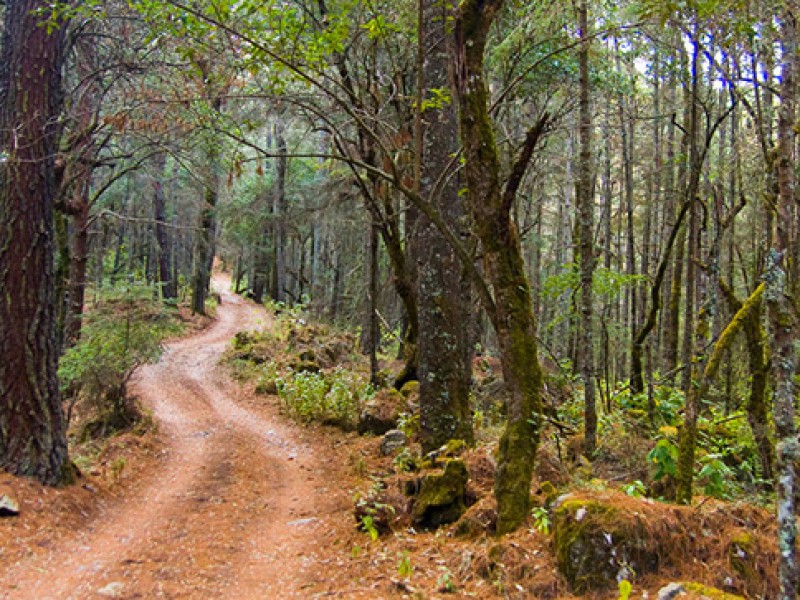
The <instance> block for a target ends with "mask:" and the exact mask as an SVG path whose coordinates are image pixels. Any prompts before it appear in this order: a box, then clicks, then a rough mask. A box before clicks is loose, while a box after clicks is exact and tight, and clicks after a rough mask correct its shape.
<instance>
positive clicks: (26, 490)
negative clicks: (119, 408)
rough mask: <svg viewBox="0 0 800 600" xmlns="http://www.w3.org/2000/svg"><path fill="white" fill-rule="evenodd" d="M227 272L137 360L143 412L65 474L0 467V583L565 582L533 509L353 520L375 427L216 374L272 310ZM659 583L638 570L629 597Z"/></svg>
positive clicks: (262, 591) (419, 587) (246, 591)
mask: <svg viewBox="0 0 800 600" xmlns="http://www.w3.org/2000/svg"><path fill="white" fill-rule="evenodd" d="M229 287H230V282H229V281H228V280H227V279H225V278H224V277H222V276H220V275H217V276H216V279H215V288H216V289H217V290H218V291H219V293H220V296H221V303H220V305H219V306H218V308H217V312H216V318H215V319H214V320H213V321H212V322H211V323H210V324H208V326H207V327H205V328H203V329H201V330H199V331H195V332H194V333H192V334H189V335H187V336H185V337H183V338H181V339H179V340H176V341H174V342H172V343H169V344H168V345H167V349H166V351H165V352H164V354H163V356H162V358H161V360H160V362H158V363H157V364H155V365H150V366H146V367H143V368H141V369H140V370H139V371H138V373H137V375H136V376H135V378H134V383H133V386H132V391H133V392H134V393H135V394H136V395H137V396H138V398H139V400H140V401H141V403H142V404H143V405H144V406H145V407H147V408H148V409H149V410H150V411H152V414H153V417H154V419H155V422H156V423H157V426H156V427H152V428H150V429H149V430H147V431H146V432H145V433H141V432H140V433H133V432H131V433H126V434H122V435H118V436H114V437H112V438H111V439H110V440H108V442H107V443H106V444H105V445H104V446H103V447H102V449H101V450H100V452H99V454H98V455H96V456H92V457H91V460H86V461H84V462H81V461H80V460H79V459H80V458H81V457H80V456H79V455H78V454H77V451H75V450H73V459H74V460H76V461H78V464H80V465H81V467H82V469H83V475H82V477H81V478H80V479H79V481H78V483H77V484H76V485H73V486H70V487H68V488H64V489H52V488H45V487H42V486H40V485H38V484H36V483H35V482H33V481H30V480H27V479H21V478H15V477H11V476H9V475H6V474H0V496H3V495H6V494H7V495H9V496H11V497H13V498H14V499H16V500H17V501H18V503H19V504H20V507H21V514H20V515H19V516H18V517H11V518H1V517H0V599H9V600H11V599H37V600H43V599H47V598H53V599H66V598H74V599H85V598H109V597H113V598H203V599H204V598H236V599H241V600H247V599H251V598H253V599H255V598H259V599H267V598H327V597H332V598H447V597H454V596H455V597H470V598H530V597H536V598H564V599H566V598H573V597H574V596H572V595H570V594H569V593H568V592H567V591H566V590H567V586H566V585H565V583H564V579H563V577H562V576H561V575H559V573H558V571H557V569H556V567H555V559H554V556H553V548H552V542H551V538H550V536H548V535H547V534H546V532H544V533H543V532H542V531H541V529H540V528H536V527H534V526H532V525H531V526H530V527H528V528H526V527H523V528H522V529H521V530H520V531H518V532H516V533H514V534H512V535H509V536H505V537H504V538H503V539H502V540H498V539H497V538H494V537H493V536H491V535H489V534H485V533H484V534H480V535H477V536H472V537H457V536H454V535H453V530H452V529H448V528H442V529H440V530H439V531H437V532H431V533H424V532H418V531H414V530H413V528H407V529H397V530H395V532H394V533H393V534H390V535H384V536H381V537H379V538H377V539H371V538H370V536H369V535H367V533H365V532H364V531H361V530H359V528H358V527H357V522H356V520H355V518H354V498H355V495H356V494H365V493H369V489H370V488H371V487H372V488H374V487H375V485H376V482H379V481H381V479H382V478H383V477H384V476H385V475H386V474H388V473H391V471H392V462H391V461H392V458H391V457H383V456H381V453H380V451H379V445H380V438H376V437H369V436H367V437H361V436H358V435H356V434H355V433H346V432H343V431H342V430H341V429H336V428H334V427H330V426H324V425H319V424H315V425H302V424H297V423H296V422H294V421H291V420H289V419H288V418H287V417H286V416H285V415H283V414H282V413H281V407H280V403H279V401H278V399H277V398H276V397H274V396H265V395H263V394H256V393H255V392H254V391H253V389H252V387H253V386H252V385H242V384H240V383H237V382H235V381H234V380H233V379H231V377H230V375H229V374H228V371H227V370H226V368H225V367H224V366H222V365H220V358H221V356H222V355H223V353H224V352H225V350H226V348H228V347H229V346H230V341H231V339H232V338H233V337H234V335H235V334H236V333H237V332H239V331H243V330H252V329H261V330H263V329H265V328H270V327H271V326H272V325H273V318H272V316H271V315H270V314H269V313H268V312H267V311H266V310H265V309H264V308H263V307H260V306H257V305H256V304H254V303H252V302H250V301H248V300H245V299H242V298H240V297H238V296H236V295H234V294H232V293H230V292H228V291H227V290H228V289H229ZM495 443H496V442H493V443H490V444H488V445H485V446H482V447H481V448H478V449H476V451H475V452H474V453H473V454H472V455H471V456H472V458H470V459H468V460H469V461H471V466H470V477H471V478H472V477H473V476H475V475H477V478H476V479H475V481H474V482H473V485H477V486H478V487H479V488H480V490H479V491H480V494H478V497H479V498H480V497H483V499H484V500H483V501H481V502H479V503H478V504H476V505H475V507H473V509H471V510H474V511H475V512H474V514H476V515H480V510H482V508H481V507H484V506H487V504H486V501H488V502H489V504H491V498H490V497H491V475H492V472H493V461H492V458H491V455H492V452H493V448H494V444H495ZM78 451H80V448H78ZM540 462H541V461H540ZM545 466H546V465H545ZM540 468H542V465H540ZM550 479H552V477H550ZM476 509H477V510H476ZM487 510H491V509H490V508H488V509H487ZM667 581H669V580H667ZM521 583H524V584H525V585H524V586H523V585H520V584H521ZM663 584H664V580H663V578H662V577H656V578H651V579H650V580H648V579H646V578H645V579H644V580H641V581H639V582H637V590H636V592H637V593H635V594H634V595H633V596H631V597H636V598H645V597H651V598H654V597H655V596H656V591H657V590H658V589H659V587H660V586H661V585H663ZM591 597H594V598H617V597H618V595H617V592H616V590H608V591H607V592H605V593H598V594H597V595H592V596H591Z"/></svg>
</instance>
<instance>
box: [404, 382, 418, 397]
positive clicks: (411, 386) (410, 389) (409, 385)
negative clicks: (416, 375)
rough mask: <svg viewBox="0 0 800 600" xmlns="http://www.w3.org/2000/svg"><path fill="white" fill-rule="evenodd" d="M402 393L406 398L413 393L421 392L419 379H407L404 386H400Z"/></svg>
mask: <svg viewBox="0 0 800 600" xmlns="http://www.w3.org/2000/svg"><path fill="white" fill-rule="evenodd" d="M400 393H401V394H403V396H405V397H406V398H408V397H410V396H411V395H412V394H416V393H419V381H416V380H411V381H406V382H405V383H404V384H403V387H401V388H400Z"/></svg>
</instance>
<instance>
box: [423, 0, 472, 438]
mask: <svg viewBox="0 0 800 600" xmlns="http://www.w3.org/2000/svg"><path fill="white" fill-rule="evenodd" d="M420 9H421V10H422V16H423V22H424V28H425V29H424V32H421V33H420V40H421V42H420V43H422V44H423V46H424V49H425V53H424V56H425V60H424V65H423V75H424V85H423V90H427V89H428V88H440V89H441V88H448V87H450V85H449V82H450V79H451V78H450V74H449V72H448V71H449V69H448V66H449V64H450V60H449V52H448V47H447V46H448V40H449V37H448V36H447V32H446V27H447V23H448V22H449V21H450V18H451V17H452V14H453V3H452V2H449V1H446V2H442V1H441V0H422V2H421V3H420ZM426 95H427V94H426ZM421 106H422V105H421ZM420 110H422V109H421V108H420ZM422 117H423V119H422V127H423V133H424V135H423V139H424V143H423V154H422V157H421V178H420V193H421V194H422V196H423V197H424V198H427V199H428V201H429V202H430V203H431V205H432V206H434V207H436V209H437V210H438V211H439V213H440V214H441V215H442V217H443V218H444V219H446V220H447V222H448V223H450V224H452V226H453V228H454V229H456V230H457V231H458V230H463V229H464V218H465V215H464V203H463V199H462V198H461V197H460V196H459V188H460V181H459V178H458V177H457V176H455V175H454V174H453V173H452V166H451V163H452V160H451V158H450V157H451V156H452V155H453V154H454V153H456V152H457V151H458V120H457V114H456V110H455V106H454V105H452V104H446V105H444V106H441V107H430V108H427V109H425V110H424V112H423V113H422ZM416 241H417V260H418V261H419V262H418V264H419V275H418V288H417V298H418V306H419V328H420V330H421V331H422V332H423V335H421V336H420V337H419V384H420V385H419V409H420V441H421V443H422V449H423V452H429V451H431V450H435V449H436V448H438V447H440V446H442V445H443V444H445V443H446V442H447V441H448V440H451V439H460V440H464V441H466V442H467V443H470V444H471V443H472V442H473V441H474V437H473V433H472V413H471V411H470V405H469V389H470V379H471V358H472V352H471V349H470V347H469V330H470V327H469V323H470V321H471V318H472V315H471V312H472V311H471V310H470V307H471V304H472V303H471V298H470V296H471V294H470V291H471V288H470V284H469V281H468V280H466V279H465V277H464V275H463V269H462V268H461V265H460V261H459V260H458V258H457V256H456V254H455V252H454V250H453V249H452V248H451V247H450V245H449V244H448V243H447V240H446V239H445V238H444V236H443V235H442V234H441V233H440V232H439V230H438V228H437V227H436V226H435V225H434V224H433V223H431V222H430V221H429V220H428V219H427V218H426V217H424V216H421V217H420V221H419V232H418V235H417V238H416Z"/></svg>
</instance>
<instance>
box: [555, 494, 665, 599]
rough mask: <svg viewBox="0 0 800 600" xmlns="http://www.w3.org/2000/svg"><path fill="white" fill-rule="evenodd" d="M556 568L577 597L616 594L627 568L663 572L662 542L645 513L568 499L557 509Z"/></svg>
mask: <svg viewBox="0 0 800 600" xmlns="http://www.w3.org/2000/svg"><path fill="white" fill-rule="evenodd" d="M553 541H554V544H555V548H556V562H557V564H558V569H559V571H560V572H561V573H562V574H563V575H564V577H565V578H566V579H567V581H568V582H569V584H570V587H571V588H572V590H573V591H574V592H576V593H577V594H583V593H586V592H589V591H594V590H602V589H608V588H614V587H616V586H617V575H618V573H619V572H620V570H621V569H622V568H623V567H627V568H630V569H632V570H633V572H635V573H636V574H637V575H644V574H646V573H653V572H657V571H658V567H659V561H660V554H659V544H658V542H657V540H654V539H651V536H649V535H648V532H647V530H646V528H645V524H644V521H643V519H642V517H641V515H640V514H639V513H636V512H631V511H628V510H622V509H620V508H618V507H617V506H614V505H612V504H611V503H608V502H604V501H602V500H595V499H583V498H575V497H572V496H570V495H567V496H565V497H564V496H562V497H561V498H560V499H559V500H558V501H557V502H556V505H555V507H554V509H553Z"/></svg>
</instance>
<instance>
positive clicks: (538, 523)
mask: <svg viewBox="0 0 800 600" xmlns="http://www.w3.org/2000/svg"><path fill="white" fill-rule="evenodd" d="M531 514H532V515H533V527H534V529H536V531H538V532H539V533H543V534H545V535H549V533H550V513H548V512H547V509H546V508H545V507H544V506H537V507H536V508H534V509H533V510H532V511H531Z"/></svg>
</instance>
